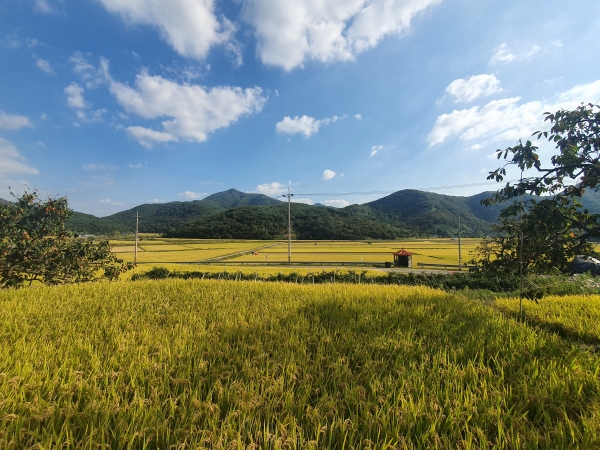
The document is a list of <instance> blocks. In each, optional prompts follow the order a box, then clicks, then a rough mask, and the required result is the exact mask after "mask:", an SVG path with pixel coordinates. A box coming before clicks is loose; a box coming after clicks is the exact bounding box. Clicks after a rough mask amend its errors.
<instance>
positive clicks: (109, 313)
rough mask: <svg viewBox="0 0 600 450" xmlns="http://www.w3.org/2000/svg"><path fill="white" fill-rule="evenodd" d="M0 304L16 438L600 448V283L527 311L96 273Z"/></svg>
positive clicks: (338, 290)
mask: <svg viewBox="0 0 600 450" xmlns="http://www.w3.org/2000/svg"><path fill="white" fill-rule="evenodd" d="M0 304H1V306H0V307H1V311H2V313H1V314H0V335H1V336H2V339H0V424H1V426H0V448H3V449H22V448H36V449H55V448H65V449H71V448H72V449H76V448H77V449H79V448H81V449H84V448H85V449H88V448H91V449H105V448H111V449H112V448H115V449H116V448H132V449H159V448H160V449H169V448H172V449H186V448H190V449H250V448H251V449H346V448H347V449H352V448H354V449H366V448H372V449H431V448H438V449H566V448H580V449H597V448H600V357H599V355H598V353H597V352H596V350H595V347H594V345H592V341H590V339H594V338H595V337H598V328H597V323H598V317H599V315H600V297H598V296H588V297H563V298H558V297H556V298H551V299H550V300H548V301H547V302H546V301H545V300H544V301H543V302H541V303H540V306H539V309H536V308H537V306H536V307H534V306H533V304H531V303H527V307H526V317H527V320H526V322H525V323H520V322H517V321H516V320H515V319H514V311H515V307H516V308H518V300H514V299H505V300H502V301H500V300H497V301H496V302H495V303H493V304H488V303H482V302H479V301H473V300H467V299H466V298H463V297H462V296H461V295H460V293H446V292H443V291H436V290H433V289H429V288H424V287H400V286H377V285H375V286H373V285H339V284H328V285H317V286H313V285H296V284H288V283H262V282H251V281H250V282H233V281H215V280H210V281H207V280H204V281H200V280H188V281H184V280H161V281H141V282H119V283H90V284H82V285H69V286H59V287H38V288H31V289H21V290H5V291H2V292H0ZM534 319H536V320H537V321H536V322H534ZM579 319H580V320H579ZM543 324H554V328H552V327H549V326H544V325H543ZM557 324H560V325H561V326H562V327H563V328H564V329H563V330H562V331H561V332H556V330H558V329H559V327H558V325H557ZM594 327H595V328H594ZM582 343H585V344H586V345H582Z"/></svg>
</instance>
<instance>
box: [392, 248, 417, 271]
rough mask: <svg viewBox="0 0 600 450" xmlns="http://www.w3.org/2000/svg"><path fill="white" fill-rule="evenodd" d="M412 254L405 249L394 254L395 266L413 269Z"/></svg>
mask: <svg viewBox="0 0 600 450" xmlns="http://www.w3.org/2000/svg"><path fill="white" fill-rule="evenodd" d="M412 255H413V254H412V253H411V252H407V251H406V250H404V247H403V248H402V249H401V250H398V251H397V252H394V266H396V267H408V268H412Z"/></svg>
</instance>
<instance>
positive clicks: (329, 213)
mask: <svg viewBox="0 0 600 450" xmlns="http://www.w3.org/2000/svg"><path fill="white" fill-rule="evenodd" d="M291 210H292V213H291V216H292V230H293V231H292V232H293V234H294V235H295V238H296V239H368V238H371V239H394V238H398V237H409V233H408V232H407V231H406V230H402V229H397V228H395V227H393V226H391V225H389V224H386V223H382V222H378V221H376V220H372V219H369V218H366V217H357V216H354V215H353V214H351V213H350V212H348V211H345V210H344V209H335V208H322V207H314V206H310V205H304V204H301V203H294V205H293V206H292V209H291ZM287 212H288V209H287V205H286V204H280V205H278V206H262V207H259V208H257V207H253V206H242V207H238V208H233V209H230V210H228V211H224V212H221V213H218V214H214V215H212V216H208V217H204V218H201V219H198V220H195V221H192V222H189V223H187V224H186V225H184V226H182V227H181V228H178V229H177V230H175V231H174V232H173V235H174V236H175V237H200V238H221V239H280V238H283V237H285V236H286V235H287Z"/></svg>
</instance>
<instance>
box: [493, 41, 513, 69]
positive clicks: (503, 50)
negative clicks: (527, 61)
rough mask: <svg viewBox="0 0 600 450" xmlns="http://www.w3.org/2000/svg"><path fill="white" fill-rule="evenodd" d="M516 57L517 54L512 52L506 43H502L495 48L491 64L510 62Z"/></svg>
mask: <svg viewBox="0 0 600 450" xmlns="http://www.w3.org/2000/svg"><path fill="white" fill-rule="evenodd" d="M515 59H516V56H515V55H514V54H513V53H512V52H511V50H510V49H509V48H508V46H507V45H506V44H501V45H499V46H498V47H496V48H495V49H494V54H493V55H492V59H491V60H490V64H498V63H509V62H511V61H513V60H515Z"/></svg>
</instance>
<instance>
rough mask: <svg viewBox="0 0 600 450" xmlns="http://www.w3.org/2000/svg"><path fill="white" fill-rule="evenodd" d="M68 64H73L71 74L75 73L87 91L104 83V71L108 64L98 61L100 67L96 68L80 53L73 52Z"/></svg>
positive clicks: (104, 61)
mask: <svg viewBox="0 0 600 450" xmlns="http://www.w3.org/2000/svg"><path fill="white" fill-rule="evenodd" d="M69 62H70V63H71V64H73V72H75V73H76V74H77V75H78V76H79V77H80V78H81V79H82V80H83V81H84V83H85V86H86V87H87V88H88V89H93V88H96V87H98V86H99V85H101V84H104V83H105V82H106V71H107V70H108V65H107V64H108V62H107V61H106V60H104V59H102V58H101V59H100V67H98V68H96V67H94V66H93V65H92V64H90V63H89V62H88V60H87V59H86V57H85V56H84V55H83V53H81V52H75V53H74V54H73V56H71V57H70V58H69Z"/></svg>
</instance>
